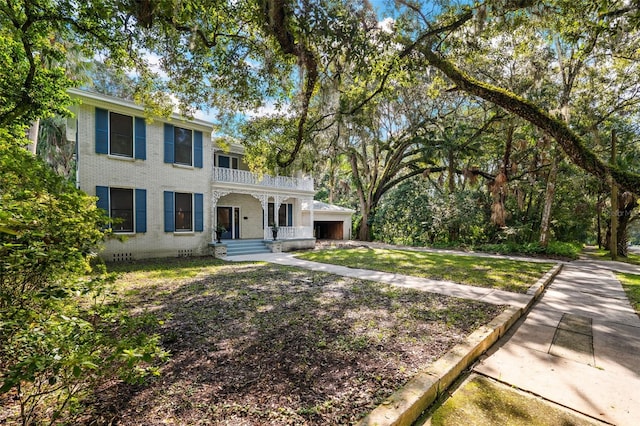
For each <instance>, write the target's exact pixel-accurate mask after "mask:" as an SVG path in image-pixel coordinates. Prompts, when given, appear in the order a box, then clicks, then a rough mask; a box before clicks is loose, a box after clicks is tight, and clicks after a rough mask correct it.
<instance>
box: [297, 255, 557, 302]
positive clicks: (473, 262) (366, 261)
mask: <svg viewBox="0 0 640 426" xmlns="http://www.w3.org/2000/svg"><path fill="white" fill-rule="evenodd" d="M298 257H300V258H302V259H305V260H311V261H314V262H322V263H332V264H335V265H342V266H348V267H351V268H364V269H372V270H375V271H382V272H392V273H401V274H405V275H411V276H415V277H423V278H431V279H434V280H446V281H453V282H457V283H460V284H468V285H473V286H477V287H490V288H497V289H500V290H506V291H511V292H515V293H526V292H527V290H528V289H529V287H530V286H531V285H533V284H535V282H536V281H537V280H538V278H540V277H542V276H543V275H544V274H545V273H546V272H547V271H548V270H549V269H551V267H552V266H553V265H554V264H553V263H546V262H544V263H543V262H525V261H520V260H510V259H500V258H496V257H479V256H464V255H458V254H448V253H433V252H426V251H417V250H398V249H379V248H357V249H327V250H317V251H311V252H306V253H302V254H300V255H298Z"/></svg>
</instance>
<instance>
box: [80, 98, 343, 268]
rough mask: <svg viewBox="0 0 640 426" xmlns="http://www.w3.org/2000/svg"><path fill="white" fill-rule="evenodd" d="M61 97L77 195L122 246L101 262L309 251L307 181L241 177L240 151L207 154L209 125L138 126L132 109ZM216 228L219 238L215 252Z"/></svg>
mask: <svg viewBox="0 0 640 426" xmlns="http://www.w3.org/2000/svg"><path fill="white" fill-rule="evenodd" d="M70 94H71V95H72V97H74V98H76V99H77V100H78V102H79V103H78V105H77V106H76V107H75V113H76V116H75V120H70V121H69V124H68V129H67V134H68V137H69V138H70V139H73V140H75V141H76V153H77V154H76V160H77V171H76V179H77V186H78V187H79V188H80V189H82V190H84V191H85V192H86V193H88V194H89V195H94V196H96V197H98V201H97V203H98V206H99V207H100V208H102V209H104V210H105V211H106V212H108V214H109V216H110V217H111V218H112V219H113V225H112V230H113V233H114V234H115V235H116V236H119V237H122V238H114V239H109V240H108V241H106V243H105V247H104V249H103V251H102V252H101V256H102V257H103V258H104V259H105V260H107V261H118V260H130V259H141V258H150V257H175V256H197V255H206V254H209V253H212V252H213V251H214V250H213V249H215V252H217V253H218V254H219V255H220V254H222V255H224V254H225V253H226V252H227V251H228V254H230V255H231V254H233V253H242V252H251V251H253V252H255V251H269V250H272V251H274V250H275V251H277V250H285V251H286V250H292V249H300V248H312V247H313V246H314V244H315V238H314V227H313V226H314V211H313V207H311V206H313V205H314V203H313V196H314V188H313V179H311V178H309V177H305V176H302V175H299V176H295V177H285V176H269V175H263V176H258V175H256V174H254V173H252V172H250V171H249V170H248V167H247V165H246V163H245V162H244V160H243V148H242V146H241V145H236V144H233V145H231V147H230V149H229V150H228V151H225V150H222V149H221V148H219V147H216V146H215V145H214V144H213V142H212V140H211V132H212V128H213V126H212V123H209V122H206V121H203V120H198V119H193V120H187V119H185V118H183V117H181V116H178V115H173V116H172V117H170V118H163V117H154V118H153V119H152V120H148V119H145V115H144V108H143V107H141V106H139V105H137V104H135V103H133V102H130V101H126V100H122V99H118V98H114V97H111V96H106V95H102V94H97V93H93V92H86V91H82V90H77V89H72V90H70ZM348 216H349V217H348V218H347V217H346V216H345V217H344V219H343V220H348V221H349V223H350V214H349V215H348ZM274 224H275V225H276V226H277V227H278V235H277V242H276V243H273V241H272V240H273V235H272V226H271V225H274ZM349 226H350V225H349ZM217 227H224V229H225V232H224V233H223V234H222V243H221V244H216V243H215V238H216V233H215V230H216V229H217ZM347 238H348V237H347ZM212 248H213V249H212Z"/></svg>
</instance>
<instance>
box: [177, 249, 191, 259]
mask: <svg viewBox="0 0 640 426" xmlns="http://www.w3.org/2000/svg"><path fill="white" fill-rule="evenodd" d="M191 256H193V250H192V249H180V250H178V257H191Z"/></svg>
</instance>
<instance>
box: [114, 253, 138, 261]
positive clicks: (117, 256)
mask: <svg viewBox="0 0 640 426" xmlns="http://www.w3.org/2000/svg"><path fill="white" fill-rule="evenodd" d="M130 260H133V253H114V254H113V255H112V258H111V261H112V262H128V261H130Z"/></svg>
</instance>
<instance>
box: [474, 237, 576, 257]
mask: <svg viewBox="0 0 640 426" xmlns="http://www.w3.org/2000/svg"><path fill="white" fill-rule="evenodd" d="M473 248H474V250H478V251H486V252H490V253H499V254H521V255H541V256H546V257H559V258H564V259H577V258H578V256H579V255H580V253H581V252H582V244H578V243H566V242H560V241H551V242H550V243H549V244H548V245H547V246H546V247H544V246H542V245H540V243H537V242H535V243H513V242H505V243H501V244H480V245H476V246H474V247H473Z"/></svg>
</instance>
